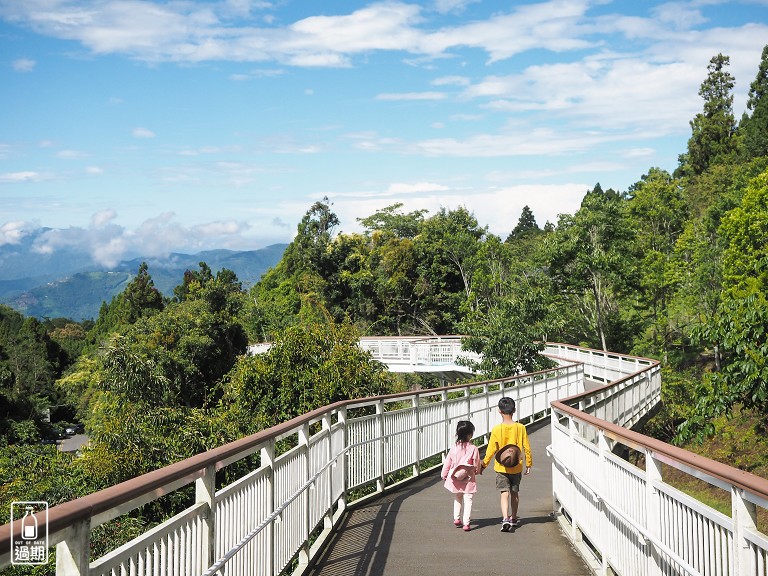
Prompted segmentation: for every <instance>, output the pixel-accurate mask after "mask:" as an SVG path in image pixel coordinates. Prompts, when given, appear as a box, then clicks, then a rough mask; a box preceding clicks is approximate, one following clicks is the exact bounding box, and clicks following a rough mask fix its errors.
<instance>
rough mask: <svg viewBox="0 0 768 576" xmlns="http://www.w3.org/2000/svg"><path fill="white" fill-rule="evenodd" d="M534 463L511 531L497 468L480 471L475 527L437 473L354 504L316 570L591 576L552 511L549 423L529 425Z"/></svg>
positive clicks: (333, 575) (328, 575) (340, 574)
mask: <svg viewBox="0 0 768 576" xmlns="http://www.w3.org/2000/svg"><path fill="white" fill-rule="evenodd" d="M529 434H530V439H531V448H532V450H533V462H534V466H533V469H532V471H531V473H530V474H529V475H528V476H523V481H522V484H521V492H520V510H519V515H520V517H521V520H522V524H521V526H520V527H519V528H517V529H515V531H514V532H513V533H503V532H500V531H499V528H500V524H499V522H500V520H501V512H500V510H499V496H498V493H497V492H496V487H495V484H494V474H493V470H491V469H488V470H486V471H485V473H484V474H483V475H482V476H480V478H479V486H478V493H477V495H476V496H475V503H474V506H473V513H472V516H473V519H472V531H471V532H464V531H463V530H461V529H457V528H455V527H454V526H453V499H452V498H451V494H450V493H449V492H448V491H447V490H445V488H443V486H442V481H441V480H440V476H439V474H438V473H437V472H434V473H430V474H428V475H425V476H424V477H422V478H419V479H418V480H415V481H414V482H412V483H410V484H407V485H406V486H404V487H403V488H401V489H399V490H396V491H394V492H392V493H390V494H386V495H384V496H382V497H381V498H378V499H376V500H373V501H370V502H368V503H366V504H363V505H361V506H359V507H356V508H353V509H351V510H350V512H349V513H348V514H347V515H346V516H345V518H344V519H343V520H342V522H341V525H340V530H339V532H338V533H337V534H336V535H335V536H334V537H333V538H332V539H331V542H330V545H329V546H328V548H327V549H326V551H325V553H324V554H323V555H321V557H320V558H319V559H318V561H317V564H316V566H315V567H314V568H313V569H312V571H311V572H310V574H311V576H380V575H382V576H383V575H387V576H392V575H400V574H403V575H405V574H414V575H416V576H432V575H433V574H434V575H440V576H444V575H448V576H473V575H475V574H477V575H480V574H482V575H488V574H525V575H526V576H537V575H546V576H582V575H583V576H588V575H590V574H591V572H590V571H589V569H588V568H587V566H586V564H584V562H583V561H582V560H581V558H580V557H579V555H578V554H577V553H576V552H575V551H574V550H573V549H572V547H571V545H570V543H569V541H568V540H566V538H565V537H564V536H563V535H562V533H561V530H560V527H559V524H558V523H557V522H556V521H555V520H554V519H553V517H552V515H551V513H552V471H551V466H552V464H551V460H550V458H549V457H548V456H547V454H546V450H545V448H546V446H547V445H548V444H549V442H550V428H549V426H548V425H547V426H543V427H541V428H539V429H538V430H536V431H534V432H529Z"/></svg>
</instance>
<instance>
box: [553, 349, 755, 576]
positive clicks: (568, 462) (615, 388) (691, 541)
mask: <svg viewBox="0 0 768 576" xmlns="http://www.w3.org/2000/svg"><path fill="white" fill-rule="evenodd" d="M558 354H559V355H561V356H563V357H566V358H570V359H575V358H577V357H578V358H584V357H585V356H597V357H599V356H601V353H595V352H594V351H584V350H581V349H573V348H572V347H561V350H560V351H559V352H558ZM604 360H605V363H604V364H602V367H601V368H600V369H601V370H605V373H604V374H603V376H601V377H603V378H605V379H606V380H611V379H612V378H613V377H614V376H616V375H617V374H620V373H623V374H626V375H625V376H623V377H620V378H619V379H618V380H616V381H614V382H613V383H611V384H609V385H608V386H606V387H603V388H600V389H598V390H595V391H592V392H585V393H582V394H580V395H578V396H576V397H574V398H570V399H566V400H563V401H558V402H555V403H553V411H552V414H551V418H552V445H551V446H550V447H549V449H548V451H549V453H550V455H551V456H552V458H553V465H552V470H553V476H552V488H553V493H554V498H555V502H556V507H557V511H558V512H559V514H558V518H559V520H560V522H561V524H562V526H563V527H564V531H565V532H566V534H567V535H568V537H569V538H570V539H571V541H572V542H573V544H574V545H575V547H576V549H577V550H579V552H580V553H581V554H582V556H583V557H584V558H585V559H586V560H587V562H588V563H589V564H590V566H591V567H592V569H593V570H594V571H595V573H597V574H632V575H641V576H646V575H647V576H655V575H661V574H663V575H731V576H746V575H754V576H766V575H767V574H768V536H766V535H765V534H764V533H763V532H761V531H759V530H758V529H757V522H756V518H757V509H758V508H761V509H763V510H766V509H768V481H767V480H765V479H763V478H758V477H756V476H754V475H752V474H748V473H746V472H743V471H741V470H736V469H734V468H731V467H729V466H726V465H724V464H721V463H718V462H714V461H712V460H709V459H707V458H704V457H701V456H697V455H695V454H692V453H691V452H688V451H685V450H682V449H679V448H675V447H674V446H671V445H669V444H665V443H663V442H660V441H658V440H654V439H652V438H649V437H646V436H643V435H641V434H638V433H636V432H633V431H631V430H628V429H627V428H626V426H629V425H631V424H633V423H635V422H636V421H637V420H638V417H642V414H643V413H644V411H645V410H647V409H648V408H650V407H652V405H653V403H654V401H655V400H654V398H652V397H651V396H649V395H648V391H649V390H650V391H655V390H658V380H659V368H658V366H657V365H656V364H655V363H652V362H650V363H649V361H648V360H643V359H631V358H627V357H616V356H615V355H605V356H604ZM633 362H634V367H633V366H632V364H633ZM597 365H600V362H597V361H593V362H592V363H591V364H590V366H589V367H587V366H586V365H585V377H588V376H587V374H588V372H591V371H592V370H594V368H595V366H597ZM594 377H595V374H592V376H591V378H594ZM670 469H674V470H677V471H681V472H683V473H684V474H685V475H687V476H688V477H691V478H695V479H698V480H699V481H700V482H701V484H703V485H704V486H705V487H707V486H708V487H715V488H720V489H723V490H725V492H726V494H728V495H730V498H731V505H730V511H729V512H730V513H727V512H726V513H722V512H718V511H717V510H715V509H713V508H710V507H709V506H706V505H705V504H703V503H702V502H700V501H699V500H697V499H695V498H693V497H691V496H689V495H688V494H685V493H683V492H681V491H680V490H678V489H676V488H675V487H674V486H672V485H671V484H670V483H669V482H668V481H665V478H667V479H668V476H669V475H668V474H666V471H667V470H670ZM678 475H679V474H678Z"/></svg>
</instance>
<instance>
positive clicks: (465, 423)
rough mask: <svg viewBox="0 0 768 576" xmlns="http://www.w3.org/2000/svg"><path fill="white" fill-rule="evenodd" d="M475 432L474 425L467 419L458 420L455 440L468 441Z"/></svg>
mask: <svg viewBox="0 0 768 576" xmlns="http://www.w3.org/2000/svg"><path fill="white" fill-rule="evenodd" d="M474 433H475V425H474V424H472V422H470V421H469V420H459V422H458V424H456V442H469V441H470V440H471V439H472V435H473V434H474Z"/></svg>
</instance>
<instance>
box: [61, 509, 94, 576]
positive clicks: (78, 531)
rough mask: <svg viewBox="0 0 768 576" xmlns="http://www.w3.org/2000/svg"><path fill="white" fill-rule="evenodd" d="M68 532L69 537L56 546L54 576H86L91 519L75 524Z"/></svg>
mask: <svg viewBox="0 0 768 576" xmlns="http://www.w3.org/2000/svg"><path fill="white" fill-rule="evenodd" d="M70 530H71V532H70V537H69V538H67V539H66V540H64V541H63V542H59V543H58V544H56V576H88V573H89V571H90V558H89V556H90V548H91V519H90V518H86V519H84V520H80V521H79V522H76V523H75V524H73V525H72V526H71V528H70Z"/></svg>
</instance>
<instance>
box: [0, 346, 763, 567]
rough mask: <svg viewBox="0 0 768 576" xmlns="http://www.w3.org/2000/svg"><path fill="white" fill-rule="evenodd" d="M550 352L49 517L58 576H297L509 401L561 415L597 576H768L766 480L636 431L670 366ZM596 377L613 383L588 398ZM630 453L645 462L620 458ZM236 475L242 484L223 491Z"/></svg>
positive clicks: (561, 507) (308, 422)
mask: <svg viewBox="0 0 768 576" xmlns="http://www.w3.org/2000/svg"><path fill="white" fill-rule="evenodd" d="M546 354H547V355H548V356H550V357H557V358H558V359H559V362H560V366H558V367H556V368H553V369H550V370H544V371H541V372H536V373H532V374H521V375H519V376H514V377H509V378H504V379H501V380H492V381H484V382H472V383H469V384H462V385H456V386H450V387H442V388H434V389H425V390H416V391H410V392H404V393H400V394H391V395H387V396H378V397H372V398H363V399H354V400H345V401H341V402H337V403H335V404H331V405H329V406H323V407H321V408H318V409H316V410H314V411H312V412H310V413H308V414H304V415H302V416H299V417H297V418H294V419H293V420H290V421H288V422H285V423H283V424H279V425H277V426H274V427H272V428H269V429H267V430H263V431H261V432H259V433H257V434H254V435H252V436H248V437H246V438H242V439H240V440H237V441H235V442H232V443H230V444H226V445H224V446H220V447H218V448H215V449H213V450H210V451H208V452H204V453H202V454H198V455H196V456H193V457H192V458H188V459H187V460H183V461H181V462H177V463H175V464H173V465H171V466H167V467H165V468H161V469H159V470H155V471H153V472H150V473H149V474H145V475H143V476H140V477H138V478H134V479H132V480H128V481H126V482H123V483H122V484H118V485H116V486H112V487H110V488H107V489H106V490H102V491H100V492H96V493H94V494H90V495H88V496H85V497H83V498H80V499H78V500H73V501H71V502H66V503H64V504H60V505H58V506H54V507H53V508H51V509H50V510H49V511H48V518H47V520H48V542H49V544H50V545H55V546H56V574H57V576H87V575H89V576H128V575H134V574H142V575H149V574H152V575H153V576H193V575H196V576H199V575H201V574H203V575H213V574H221V575H222V576H241V575H242V576H254V575H256V576H259V575H264V576H274V575H275V574H281V573H285V572H286V571H289V570H293V571H294V573H295V574H302V573H303V572H304V569H305V568H307V567H308V566H309V565H310V563H311V560H312V559H313V558H314V557H315V556H316V555H317V554H319V553H320V551H321V550H322V548H323V545H324V544H325V543H327V542H328V541H329V539H331V538H332V537H333V535H334V532H335V530H336V528H337V527H338V526H339V524H340V523H341V522H342V521H343V518H344V511H345V509H346V508H347V507H348V506H350V505H353V504H359V503H362V502H365V500H366V499H367V498H369V497H375V496H376V495H378V494H381V493H382V492H385V491H389V490H397V489H398V487H399V486H400V485H401V483H402V482H403V481H404V480H407V479H409V478H412V477H418V476H420V475H422V474H424V473H425V472H428V471H430V470H434V469H435V468H438V467H439V466H441V458H442V457H444V455H445V453H446V452H447V450H448V449H449V448H450V446H451V444H452V443H453V441H454V440H453V432H454V430H455V427H456V422H457V421H458V420H464V419H471V420H472V422H473V423H474V424H475V431H476V437H478V438H480V437H485V438H486V439H487V435H488V434H489V433H490V430H491V428H492V426H493V424H495V423H496V422H497V421H498V417H497V416H498V415H497V408H496V406H497V403H498V401H499V399H500V398H501V397H502V396H510V397H512V398H514V399H515V400H516V402H517V416H518V418H519V419H520V420H522V421H523V422H525V423H527V424H528V423H532V422H536V421H541V420H546V419H551V423H552V444H551V446H550V447H549V453H550V455H551V457H552V471H553V474H552V475H553V487H552V488H553V501H554V504H555V510H554V511H555V513H556V516H557V517H558V519H559V521H560V522H561V523H562V525H563V526H564V528H565V530H566V533H567V535H568V537H569V538H570V539H571V540H572V541H573V544H574V546H575V547H576V548H577V549H578V550H579V551H580V552H581V553H582V554H583V555H584V557H585V558H587V560H588V561H589V563H590V565H591V566H592V567H593V569H594V571H595V573H596V574H600V575H609V574H611V575H612V574H621V575H626V576H629V575H633V576H634V575H638V576H661V575H664V576H683V575H686V576H698V575H706V576H709V575H713V576H714V575H727V576H747V575H750V576H766V575H767V574H768V537H766V535H765V534H764V533H763V532H762V531H761V530H760V529H759V528H758V525H757V512H758V510H760V512H761V515H762V514H765V513H766V509H767V508H768V481H766V480H765V479H762V478H758V477H756V476H754V475H752V474H749V473H747V472H743V471H741V470H735V469H733V468H729V467H728V466H725V465H723V464H719V463H717V462H713V461H712V460H709V459H707V458H703V457H701V456H697V455H695V454H691V453H690V452H686V451H685V450H681V449H679V448H675V447H673V446H670V445H668V444H664V443H663V442H660V441H658V440H654V439H651V438H648V437H646V436H642V435H640V434H638V433H636V432H633V431H632V430H630V429H628V428H627V426H632V425H633V424H634V423H636V422H637V421H638V420H639V419H641V418H642V417H643V416H644V415H645V414H647V412H648V411H649V410H650V409H652V408H653V407H654V406H655V405H656V403H657V402H658V401H659V397H660V391H661V369H660V366H659V363H658V362H656V361H653V360H646V359H643V358H635V357H631V356H625V355H620V354H614V353H610V352H599V351H595V350H588V349H585V348H579V347H574V346H569V345H564V344H548V345H547V348H546ZM586 377H588V378H589V379H590V380H597V381H600V380H601V379H604V380H605V381H606V382H608V383H607V384H606V385H605V386H601V387H599V388H597V389H596V390H592V391H585V390H584V383H585V378H586ZM629 450H632V451H634V453H635V454H636V455H637V457H636V458H627V459H625V458H621V457H620V455H621V454H622V453H623V452H627V451H629ZM235 463H239V464H238V465H237V466H234V467H232V468H229V467H230V466H232V465H233V464H235ZM667 468H674V469H676V470H677V472H678V473H680V472H682V473H683V474H687V475H688V476H691V477H695V478H698V479H699V480H702V481H703V482H704V483H705V484H709V485H713V486H717V487H720V488H723V489H725V490H726V492H727V493H729V494H730V495H731V499H732V507H731V512H730V514H727V513H726V514H724V513H722V512H718V511H716V510H714V509H712V508H710V507H708V506H706V505H704V504H703V503H701V502H699V501H698V500H696V499H694V498H692V497H690V496H688V495H687V494H684V493H683V492H681V491H679V490H678V489H676V488H675V487H673V486H672V484H671V483H670V481H669V480H668V479H667V478H666V476H665V471H666V470H667ZM225 470H227V471H229V473H230V475H231V478H230V480H229V481H228V483H226V484H223V485H222V484H221V480H222V478H224V476H222V473H223V472H224V471H225ZM217 473H218V474H217ZM217 475H218V478H219V482H217ZM192 485H194V487H195V488H194V503H193V504H191V505H190V506H189V507H188V508H186V509H185V510H183V511H181V512H180V513H178V514H177V515H176V516H174V517H173V518H170V519H168V520H166V521H165V522H163V523H162V524H160V525H158V526H155V527H153V528H151V529H150V530H148V531H147V532H145V533H144V534H142V535H140V536H138V537H137V538H135V539H133V540H131V541H130V542H127V543H126V544H124V545H122V546H120V547H119V548H117V549H115V550H112V551H110V552H108V553H107V554H106V555H104V556H102V557H101V558H97V559H95V560H93V561H91V560H90V559H89V551H90V548H91V545H90V544H91V531H92V530H93V529H94V528H96V527H97V526H99V525H102V524H104V523H106V522H109V521H110V520H113V519H116V518H119V517H120V516H121V515H123V514H126V513H127V512H130V511H131V510H134V509H136V508H138V507H139V506H142V505H144V504H147V503H149V502H152V501H154V500H156V499H158V498H160V497H162V496H164V495H167V494H170V493H171V492H174V491H177V490H180V489H185V488H187V487H191V486H192ZM44 521H45V519H44V518H43V517H40V518H38V524H42V523H43V522H44ZM20 524H21V523H19V522H17V523H15V524H14V525H13V527H11V526H10V525H8V524H6V525H5V526H2V527H0V568H2V567H4V566H7V565H9V564H10V562H11V557H10V554H11V552H12V551H11V541H12V540H13V541H15V540H17V539H19V538H20V536H21V527H20ZM761 528H762V526H761ZM12 529H13V538H12ZM467 561H468V562H473V560H472V559H468V560H467ZM456 568H457V570H459V571H461V569H462V567H461V566H457V567H456Z"/></svg>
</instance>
